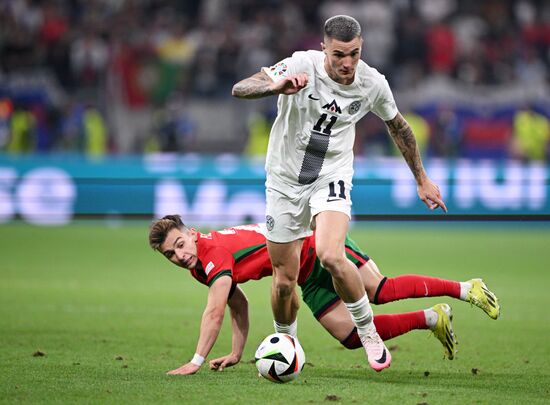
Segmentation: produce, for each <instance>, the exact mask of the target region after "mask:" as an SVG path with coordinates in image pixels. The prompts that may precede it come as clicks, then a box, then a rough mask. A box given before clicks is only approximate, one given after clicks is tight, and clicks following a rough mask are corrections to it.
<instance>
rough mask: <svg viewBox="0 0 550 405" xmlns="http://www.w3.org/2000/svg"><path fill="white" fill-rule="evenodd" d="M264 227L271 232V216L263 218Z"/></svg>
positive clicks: (273, 224) (272, 221)
mask: <svg viewBox="0 0 550 405" xmlns="http://www.w3.org/2000/svg"><path fill="white" fill-rule="evenodd" d="M265 226H266V227H267V230H268V231H272V230H273V227H274V226H275V220H274V219H273V217H272V216H271V215H266V217H265Z"/></svg>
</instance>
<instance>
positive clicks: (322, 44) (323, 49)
mask: <svg viewBox="0 0 550 405" xmlns="http://www.w3.org/2000/svg"><path fill="white" fill-rule="evenodd" d="M326 49H327V47H326V46H325V43H324V42H321V51H323V52H325V50H326Z"/></svg>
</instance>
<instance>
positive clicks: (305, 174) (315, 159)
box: [298, 114, 338, 184]
mask: <svg viewBox="0 0 550 405" xmlns="http://www.w3.org/2000/svg"><path fill="white" fill-rule="evenodd" d="M326 119H327V114H321V116H320V117H319V119H318V120H317V123H316V124H315V125H314V126H313V129H312V130H311V136H310V138H309V143H308V144H307V147H306V153H305V155H304V160H303V161H302V168H301V169H300V174H299V176H298V182H299V183H300V184H311V183H313V182H314V181H315V180H316V179H317V177H319V173H320V172H321V168H322V167H323V161H324V160H325V155H326V153H327V150H328V143H329V138H330V131H331V129H332V126H333V125H334V124H335V123H336V120H337V119H338V117H336V116H335V115H332V116H331V117H330V121H329V122H328V124H327V125H326V126H325V129H323V128H322V125H323V124H324V122H325V121H326Z"/></svg>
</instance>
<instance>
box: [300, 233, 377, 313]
mask: <svg viewBox="0 0 550 405" xmlns="http://www.w3.org/2000/svg"><path fill="white" fill-rule="evenodd" d="M345 244H346V256H347V258H348V259H349V260H351V261H352V262H353V264H355V266H356V267H357V268H360V267H361V266H363V265H364V264H365V263H366V262H368V261H369V257H368V256H367V255H366V254H365V253H363V252H362V251H361V249H359V247H358V246H357V244H356V243H355V242H354V241H353V240H352V239H351V238H350V237H349V236H346V242H345ZM300 288H301V289H302V299H303V300H304V302H305V303H306V305H307V306H308V307H309V309H310V310H311V312H313V316H315V318H317V319H321V318H322V317H323V316H324V315H326V314H327V313H329V312H330V311H331V310H332V309H333V308H334V306H335V305H336V304H338V302H339V301H340V297H339V296H338V294H337V293H336V290H335V289H334V285H333V284H332V276H331V275H330V273H329V272H328V271H327V270H326V269H325V268H324V267H323V266H321V262H320V261H319V258H315V264H314V265H313V269H312V270H311V273H310V275H309V276H308V278H307V279H306V281H304V282H303V283H302V284H301V285H300Z"/></svg>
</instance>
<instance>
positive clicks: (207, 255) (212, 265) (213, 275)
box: [201, 247, 235, 287]
mask: <svg viewBox="0 0 550 405" xmlns="http://www.w3.org/2000/svg"><path fill="white" fill-rule="evenodd" d="M201 256H202V257H201V263H202V268H203V271H204V280H205V284H206V285H208V286H209V287H210V286H211V285H212V284H213V283H214V281H216V280H217V279H218V278H220V277H222V276H229V277H231V279H232V280H233V266H234V265H235V260H234V258H233V255H232V254H231V253H230V252H229V251H227V250H226V249H224V248H222V247H212V248H210V249H207V250H206V251H205V252H204V253H203V254H202V255H201Z"/></svg>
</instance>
